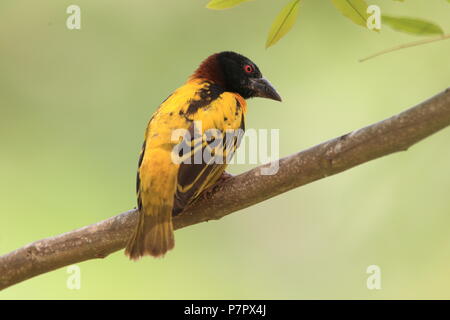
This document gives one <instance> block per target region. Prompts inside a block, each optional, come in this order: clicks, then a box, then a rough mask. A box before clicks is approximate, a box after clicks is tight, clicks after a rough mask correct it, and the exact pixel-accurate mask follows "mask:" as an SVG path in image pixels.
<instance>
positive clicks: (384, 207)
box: [0, 0, 450, 299]
mask: <svg viewBox="0 0 450 320" xmlns="http://www.w3.org/2000/svg"><path fill="white" fill-rule="evenodd" d="M285 2H286V1H269V0H258V1H254V2H249V3H245V4H243V5H241V6H239V7H236V8H234V9H231V10H226V11H212V10H207V9H205V8H204V6H205V4H206V3H207V1H206V0H195V1H156V0H153V1H148V0H134V1H127V2H126V1H117V0H114V1H112V0H96V1H87V0H78V1H76V2H74V1H50V0H45V1H44V0H42V1H31V0H29V1H23V0H3V1H1V4H0V147H1V157H0V195H1V201H0V254H5V253H7V252H9V251H11V250H13V249H16V248H18V247H20V246H22V245H25V244H27V243H29V242H32V241H34V240H38V239H41V238H44V237H48V236H52V235H57V234H60V233H63V232H66V231H70V230H72V229H75V228H78V227H81V226H84V225H88V224H91V223H94V222H97V221H100V220H103V219H106V218H108V217H110V216H112V215H115V214H118V213H120V212H122V211H125V210H128V209H130V208H132V207H134V206H135V194H134V188H135V172H136V166H137V159H138V155H139V151H140V146H141V144H142V140H143V132H144V129H145V126H146V124H147V121H148V119H149V117H150V115H151V114H152V112H153V111H154V110H155V108H156V107H157V106H158V105H159V103H160V102H161V101H162V100H163V99H164V98H166V96H167V95H168V94H169V93H171V92H172V91H173V90H174V89H175V88H177V87H178V86H179V85H181V84H182V83H183V82H184V81H185V79H186V78H187V76H189V75H190V74H191V73H192V71H193V70H194V69H195V67H196V66H197V65H198V64H199V63H200V61H201V60H202V59H204V58H205V57H207V56H208V55H209V54H211V53H214V52H218V51H222V50H234V51H237V52H240V53H242V54H244V55H247V56H248V57H250V58H251V59H252V60H254V61H255V62H256V63H257V64H258V65H259V67H260V68H261V70H262V71H263V73H264V75H265V76H266V77H267V78H269V79H270V81H271V82H272V83H273V84H274V85H275V87H276V88H277V89H278V91H279V92H280V94H281V95H282V97H283V99H284V101H283V103H282V104H279V103H276V102H273V101H269V100H263V99H255V100H252V101H249V113H248V116H247V124H246V126H247V128H257V129H259V128H268V129H270V128H279V129H280V140H281V141H280V153H281V154H280V155H281V156H285V155H289V154H291V153H293V152H296V151H298V150H301V149H304V148H307V147H310V146H312V145H314V144H317V143H320V142H323V141H325V140H327V139H330V138H333V137H336V136H339V135H341V134H344V133H347V132H348V131H351V130H353V129H358V128H360V127H362V126H365V125H368V124H371V123H373V122H376V121H379V120H382V119H384V118H386V117H389V116H391V115H393V114H396V113H398V112H400V111H402V110H404V109H406V108H408V107H411V106H413V105H415V104H417V103H419V102H421V101H423V100H425V99H427V98H429V97H431V96H432V95H434V94H436V93H438V92H440V91H442V90H443V89H445V88H446V87H447V86H448V85H449V84H450V63H449V57H450V40H447V41H442V42H437V43H434V44H429V45H425V46H420V47H416V48H411V49H406V50H402V51H398V52H395V53H391V54H389V55H386V56H382V57H379V58H377V59H374V60H370V61H368V62H364V63H359V62H358V59H360V58H363V57H365V56H367V55H369V54H371V53H374V52H376V51H379V50H382V49H385V48H388V47H391V46H394V45H398V44H401V43H405V42H409V41H414V40H417V39H420V38H417V37H414V36H409V35H405V34H401V33H398V32H394V31H391V30H390V29H388V28H387V27H386V28H383V29H382V31H381V32H380V33H375V32H370V31H368V30H366V29H364V28H361V27H358V26H356V25H354V24H353V23H352V22H351V21H350V20H348V19H346V18H344V17H343V16H341V15H340V14H339V13H338V12H337V11H336V10H335V8H334V7H333V6H332V4H331V3H330V2H329V1H304V3H303V5H302V7H301V10H300V16H299V20H298V22H297V24H296V25H295V26H294V29H293V30H292V32H291V33H289V34H288V35H287V36H286V37H285V38H283V39H282V40H281V41H280V42H279V43H278V44H276V45H275V46H274V47H272V48H270V49H268V50H265V49H264V43H265V38H266V35H267V31H268V29H269V27H270V25H271V22H272V20H273V19H274V17H275V16H276V14H277V13H278V11H279V10H280V9H281V8H282V7H283V5H284V4H285ZM369 2H371V3H374V4H378V5H380V6H381V9H382V12H383V13H389V14H394V15H404V16H413V17H421V18H425V19H429V20H432V21H434V22H436V23H438V24H440V25H441V26H442V27H443V28H444V30H446V31H447V32H449V31H450V21H449V20H450V19H449V17H450V5H449V4H448V2H446V1H437V0H436V1H406V2H405V3H400V2H395V1H391V0H384V1H383V0H379V1H375V0H374V1H369ZM74 3H75V4H77V5H79V6H80V7H81V19H82V22H81V24H82V25H81V30H79V31H76V30H74V31H71V30H68V29H67V28H66V26H65V21H66V18H67V16H68V15H67V14H66V8H67V7H68V6H69V5H70V4H74ZM449 141H450V130H449V129H447V130H444V131H442V132H439V133H438V134H436V135H434V136H432V137H430V138H429V139H427V140H425V141H423V142H421V143H419V144H418V145H416V146H414V147H413V148H411V149H410V150H409V151H408V152H403V153H399V154H394V155H392V156H389V157H385V158H382V159H379V160H376V161H373V162H370V163H367V164H364V165H361V166H359V167H357V168H355V169H352V170H350V171H347V172H344V173H342V174H339V175H336V176H333V177H329V178H327V179H323V180H320V181H318V182H315V183H313V184H311V185H308V186H305V187H302V188H299V189H296V190H293V191H291V192H288V193H286V194H283V195H281V196H279V197H276V198H274V199H271V200H268V201H265V202H263V203H260V204H258V205H256V206H253V207H251V208H248V209H245V210H242V211H241V212H238V213H234V214H232V215H230V216H227V217H226V218H224V219H222V220H220V221H218V222H210V223H203V224H199V225H195V226H192V227H189V228H186V229H182V230H179V231H177V232H176V248H175V250H173V251H172V252H170V253H169V254H168V255H167V256H166V257H165V258H164V259H159V260H153V259H145V260H142V261H140V262H138V263H132V262H130V261H128V260H127V259H126V258H125V256H124V255H123V252H117V253H115V254H113V255H111V256H109V257H108V258H107V259H104V260H96V261H88V262H83V263H80V264H78V266H79V267H80V268H81V289H80V290H69V289H67V287H66V281H67V277H68V274H67V268H62V269H59V270H56V271H54V272H51V273H48V274H45V275H42V276H39V277H36V278H34V279H31V280H28V281H26V282H23V283H20V284H18V285H15V286H13V287H11V288H9V289H6V290H4V291H2V292H0V299H12V298H25V299H35V298H42V299H48V298H61V299H80V298H86V299H90V298H99V299H103V298H114V299H115V298H124V299H134V298H135V299H147V298H149V299H154V298H156V299H166V298H167V299H170V298H172V299H184V298H194V299H196V298H204V299H206V298H211V299H224V298H234V299H249V298H256V299H313V298H319V299H331V298H333V299H356V298H361V299H372V298H373V299H381V298H385V299H391V298H408V299H409V298H425V299H431V298H438V299H441V298H447V299H449V298H450V232H449V225H450V201H449V190H450V170H449V169H448V167H449V163H450V148H449V145H450V144H449ZM250 167H251V166H248V165H247V166H246V165H233V166H232V167H231V169H230V171H231V172H232V173H239V172H243V171H245V170H247V169H248V168H250ZM372 264H375V265H378V266H379V267H380V268H381V273H382V289H381V290H368V289H367V287H366V279H367V277H368V274H366V268H367V267H368V266H369V265H372Z"/></svg>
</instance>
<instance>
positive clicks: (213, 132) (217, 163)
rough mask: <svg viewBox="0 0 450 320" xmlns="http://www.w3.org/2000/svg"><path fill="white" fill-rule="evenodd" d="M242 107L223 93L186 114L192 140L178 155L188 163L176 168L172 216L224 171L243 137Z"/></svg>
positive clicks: (239, 100) (236, 98)
mask: <svg viewBox="0 0 450 320" xmlns="http://www.w3.org/2000/svg"><path fill="white" fill-rule="evenodd" d="M243 104H245V101H244V100H243V99H242V98H240V97H239V96H236V95H235V94H232V93H229V92H224V93H222V94H220V95H219V96H218V98H217V99H215V100H212V101H211V102H209V103H208V104H206V105H204V106H202V107H200V108H198V109H196V110H195V112H193V113H191V114H189V113H188V114H186V117H188V118H189V119H191V120H192V124H191V126H190V128H189V136H190V137H191V139H192V140H190V141H189V143H188V144H189V147H187V148H185V149H184V150H185V151H187V152H185V153H183V154H182V158H183V159H185V160H187V159H189V161H188V162H189V163H186V162H187V161H184V162H183V163H181V164H180V166H179V169H178V174H177V187H176V192H175V195H174V207H173V214H174V215H177V214H179V213H180V212H181V211H183V209H184V208H185V207H186V206H187V205H189V204H191V203H192V202H193V201H194V200H195V199H197V198H198V196H199V195H200V194H201V193H202V192H203V191H204V190H206V189H208V188H209V187H211V186H212V185H214V183H215V182H217V180H218V179H219V178H220V177H221V175H222V173H223V172H224V171H225V168H226V167H227V164H228V163H229V161H230V160H231V158H232V156H233V154H234V153H235V151H236V149H237V147H238V146H239V143H240V140H241V139H242V137H243V133H244V129H245V127H244V112H245V110H244V107H243ZM191 105H192V104H191ZM191 109H192V107H191ZM188 110H189V109H188ZM205 138H206V139H205ZM180 155H181V153H180Z"/></svg>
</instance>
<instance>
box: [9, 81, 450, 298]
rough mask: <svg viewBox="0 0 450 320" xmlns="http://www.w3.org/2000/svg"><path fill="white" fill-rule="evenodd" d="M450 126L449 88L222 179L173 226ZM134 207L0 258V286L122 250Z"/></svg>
mask: <svg viewBox="0 0 450 320" xmlns="http://www.w3.org/2000/svg"><path fill="white" fill-rule="evenodd" d="M448 125H450V88H448V89H447V90H445V91H444V92H442V93H439V94H438V95H436V96H434V97H432V98H430V99H429V100H427V101H425V102H422V103H421V104H419V105H417V106H416V107H413V108H411V109H408V110H406V111H404V112H402V113H400V114H398V115H396V116H393V117H391V118H388V119H386V120H383V121H381V122H378V123H375V124H373V125H370V126H368V127H365V128H362V129H359V130H356V131H353V132H351V133H349V134H346V135H343V136H341V137H338V138H336V139H332V140H329V141H327V142H324V143H321V144H319V145H317V146H315V147H312V148H310V149H307V150H305V151H302V152H299V153H297V154H293V155H291V156H288V157H286V158H283V159H280V160H279V161H280V163H279V171H278V172H277V174H275V175H271V176H268V175H262V174H261V169H262V168H263V167H267V166H269V164H266V165H263V166H260V167H257V168H254V169H252V170H250V171H247V172H245V173H242V174H240V175H238V176H234V177H233V178H230V179H228V180H225V181H224V182H223V183H222V184H220V185H219V186H218V188H216V189H215V192H213V193H212V194H211V196H210V197H209V198H208V199H205V198H202V199H201V200H199V201H198V202H196V203H195V205H193V206H192V207H191V208H189V209H188V210H187V211H186V212H184V213H182V214H181V215H179V216H177V217H176V218H175V219H174V225H175V228H176V229H180V228H184V227H187V226H190V225H193V224H196V223H200V222H203V221H208V220H212V219H220V218H222V217H224V216H226V215H228V214H230V213H232V212H235V211H237V210H240V209H243V208H247V207H249V206H252V205H254V204H256V203H258V202H261V201H264V200H267V199H269V198H272V197H274V196H276V195H278V194H281V193H283V192H286V191H288V190H291V189H293V188H296V187H299V186H302V185H305V184H308V183H310V182H313V181H315V180H319V179H322V178H325V177H327V176H330V175H333V174H336V173H339V172H342V171H344V170H347V169H350V168H352V167H355V166H357V165H359V164H361V163H364V162H367V161H370V160H372V159H376V158H379V157H382V156H385V155H388V154H391V153H393V152H397V151H402V150H406V149H408V147H410V146H411V145H413V144H415V143H416V142H418V141H420V140H422V139H423V138H425V137H428V136H430V135H432V134H433V133H435V132H437V131H439V130H440V129H442V128H444V127H446V126H448ZM136 217H137V215H136V211H135V210H131V211H128V212H124V213H122V214H119V215H117V216H115V217H112V218H109V219H107V220H104V221H101V222H98V223H96V224H93V225H90V226H86V227H83V228H80V229H77V230H74V231H71V232H67V233H64V234H62V235H59V236H56V237H51V238H47V239H43V240H39V241H36V242H33V243H31V244H29V245H26V246H25V247H22V248H19V249H17V250H15V251H13V252H11V253H9V254H6V255H4V256H1V257H0V290H1V289H4V288H6V287H9V286H11V285H13V284H16V283H18V282H21V281H24V280H26V279H29V278H32V277H34V276H37V275H39V274H42V273H46V272H49V271H52V270H55V269H58V268H61V267H63V266H66V265H70V264H73V263H78V262H81V261H85V260H89V259H95V258H104V257H106V256H107V255H109V254H110V253H112V252H115V251H117V250H120V249H122V248H123V247H124V246H125V244H126V241H127V238H128V236H129V235H130V233H131V232H132V230H133V226H134V224H135V222H136Z"/></svg>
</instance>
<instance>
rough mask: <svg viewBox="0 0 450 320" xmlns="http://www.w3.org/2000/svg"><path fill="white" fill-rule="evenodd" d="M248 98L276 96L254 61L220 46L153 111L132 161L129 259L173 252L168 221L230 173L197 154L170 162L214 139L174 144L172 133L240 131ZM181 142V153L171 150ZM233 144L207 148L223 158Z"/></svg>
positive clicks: (170, 225) (172, 240) (169, 222)
mask: <svg viewBox="0 0 450 320" xmlns="http://www.w3.org/2000/svg"><path fill="white" fill-rule="evenodd" d="M254 97H261V98H267V99H272V100H276V101H281V97H280V95H279V94H278V93H277V91H276V90H275V88H274V87H273V86H272V85H271V83H270V82H269V81H268V80H267V79H266V78H264V77H263V75H262V73H261V71H260V70H259V68H258V66H257V65H256V64H255V63H254V62H252V61H251V60H250V59H249V58H247V57H245V56H243V55H241V54H239V53H236V52H233V51H222V52H218V53H214V54H212V55H210V56H209V57H207V58H206V59H205V60H203V61H202V62H201V63H200V65H199V66H198V68H197V69H196V70H195V71H194V73H193V74H192V75H191V76H190V77H188V79H187V81H186V82H185V83H184V84H183V85H182V86H181V87H179V88H178V89H176V90H175V91H174V92H173V93H172V94H171V95H169V97H167V98H166V99H165V100H164V101H163V102H162V103H161V105H160V106H159V107H158V109H157V110H156V111H155V112H154V113H153V115H152V117H151V119H150V121H149V123H148V125H147V129H146V131H145V135H144V143H143V146H142V149H141V153H140V156H139V161H138V172H137V178H136V193H137V210H138V221H137V223H136V226H135V230H134V232H133V233H132V234H131V236H130V238H129V240H128V243H127V246H126V249H125V254H126V255H127V256H128V257H129V258H130V259H131V260H139V259H140V258H142V257H143V256H153V257H162V256H164V255H165V254H166V252H167V251H169V250H171V249H173V247H174V245H175V239H174V229H173V224H172V218H173V217H174V216H176V215H178V214H180V213H181V212H183V210H184V209H185V208H187V207H188V206H189V205H191V204H193V203H194V202H195V201H196V200H197V199H199V198H201V196H202V194H204V192H206V191H208V190H211V188H213V187H214V186H215V185H216V183H217V182H218V181H220V180H222V179H226V178H227V177H229V176H230V175H229V174H228V173H227V172H226V171H225V169H226V166H227V162H226V161H222V163H220V161H210V160H204V159H202V158H200V160H201V161H200V162H199V161H197V162H195V161H194V163H192V161H191V162H190V163H189V161H184V162H181V163H180V161H174V158H173V154H174V153H177V155H178V156H179V157H180V159H181V158H183V159H184V160H186V159H194V158H195V156H196V155H199V152H204V151H205V148H208V146H209V145H210V144H211V140H214V139H210V140H209V141H203V140H206V139H200V140H198V139H197V140H196V139H192V138H191V140H186V141H184V142H180V139H178V140H176V139H175V140H174V139H173V136H172V135H173V132H174V130H185V131H186V132H189V133H190V134H191V135H192V134H193V135H194V137H195V134H196V133H197V134H198V135H200V137H202V136H203V135H204V133H205V132H206V131H207V130H210V129H214V130H217V131H218V132H219V133H225V132H228V131H229V130H240V131H241V132H243V130H245V116H246V112H247V103H246V100H247V99H250V98H254ZM197 123H200V124H201V128H200V129H198V128H196V127H195V124H197ZM240 137H242V134H240ZM181 140H183V139H181ZM183 143H184V146H185V147H187V151H186V152H180V151H174V150H177V149H176V147H177V146H178V148H180V147H179V146H180V145H183ZM238 146H239V141H236V139H233V141H232V142H231V148H229V147H230V143H228V144H226V145H225V143H222V144H219V147H218V148H217V146H216V148H215V149H214V150H217V149H219V150H222V151H223V152H222V153H221V154H220V152H219V153H218V154H219V155H218V157H219V158H220V157H221V158H222V159H223V158H224V157H227V156H228V157H229V156H230V155H231V156H232V154H233V152H234V151H235V150H236V148H237V147H238ZM183 150H186V148H185V149H183ZM227 150H228V152H227ZM211 154H213V155H214V152H211ZM195 159H196V158H195Z"/></svg>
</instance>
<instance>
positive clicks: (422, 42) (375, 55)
mask: <svg viewBox="0 0 450 320" xmlns="http://www.w3.org/2000/svg"><path fill="white" fill-rule="evenodd" d="M446 39H450V34H444V35H442V36H439V37H435V38H429V39H423V40H419V41H414V42H409V43H404V44H401V45H398V46H395V47H392V48H388V49H384V50H382V51H379V52H377V53H374V54H372V55H370V56H368V57H365V58H363V59H360V60H359V62H364V61H367V60H369V59H372V58H375V57H378V56H381V55H383V54H386V53H389V52H393V51H397V50H400V49H405V48H411V47H415V46H420V45H422V44H427V43H432V42H436V41H441V40H446Z"/></svg>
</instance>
